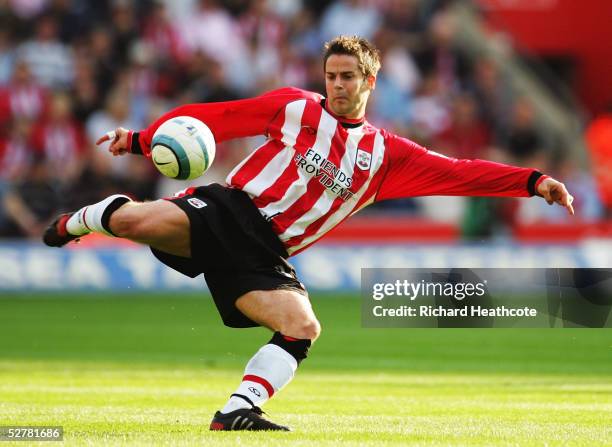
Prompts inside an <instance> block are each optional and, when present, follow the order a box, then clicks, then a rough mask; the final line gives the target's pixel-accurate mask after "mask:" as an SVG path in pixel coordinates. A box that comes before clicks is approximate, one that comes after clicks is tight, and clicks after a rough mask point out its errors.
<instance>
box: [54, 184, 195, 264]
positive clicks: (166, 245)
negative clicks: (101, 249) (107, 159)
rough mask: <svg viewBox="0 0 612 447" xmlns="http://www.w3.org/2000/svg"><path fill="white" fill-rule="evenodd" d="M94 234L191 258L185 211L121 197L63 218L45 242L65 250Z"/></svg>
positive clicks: (164, 202)
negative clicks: (64, 247) (129, 241)
mask: <svg viewBox="0 0 612 447" xmlns="http://www.w3.org/2000/svg"><path fill="white" fill-rule="evenodd" d="M92 232H93V233H101V234H105V235H107V236H116V237H121V238H125V239H130V240H132V241H135V242H140V243H142V244H146V245H150V246H151V247H153V248H156V249H158V250H161V251H164V252H167V253H170V254H173V255H176V256H182V257H190V256H191V247H190V240H191V237H190V225H189V219H188V218H187V215H186V214H185V212H184V211H182V210H181V209H180V208H179V207H177V206H176V205H174V204H173V203H171V202H170V201H167V200H156V201H154V202H144V203H141V202H133V201H132V200H131V199H130V198H129V197H128V196H125V195H122V194H115V195H112V196H110V197H107V198H106V199H104V200H102V201H100V202H98V203H95V204H93V205H87V206H84V207H83V208H81V209H80V210H78V211H76V212H73V213H67V214H62V215H60V216H59V217H58V218H57V219H55V221H54V222H53V223H52V224H51V225H49V227H48V228H47V230H46V231H45V234H44V236H43V241H44V242H45V244H47V245H49V246H51V247H62V246H63V245H65V244H67V243H68V242H70V241H72V240H75V239H79V238H81V237H83V236H85V235H87V234H89V233H92Z"/></svg>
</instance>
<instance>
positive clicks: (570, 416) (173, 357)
mask: <svg viewBox="0 0 612 447" xmlns="http://www.w3.org/2000/svg"><path fill="white" fill-rule="evenodd" d="M313 305H314V307H315V309H316V311H317V314H318V315H319V317H320V320H321V322H322V325H323V333H322V336H321V338H320V339H319V341H318V342H317V343H316V344H315V346H314V348H313V349H312V351H311V355H310V357H309V358H308V359H307V360H306V361H305V362H304V363H303V365H302V366H301V367H300V370H299V371H298V374H297V377H296V379H295V380H294V381H293V382H292V383H291V384H290V385H289V386H288V387H287V388H286V389H285V390H283V391H281V392H280V393H279V395H278V397H275V398H274V399H272V400H271V401H270V402H268V404H266V406H265V410H266V411H267V412H268V413H269V415H270V417H271V419H273V420H275V421H277V422H279V423H284V424H288V425H290V426H292V428H293V430H294V431H293V432H291V433H244V432H238V433H217V432H209V431H208V424H209V422H210V419H211V416H212V414H213V413H214V411H216V410H217V409H219V408H220V407H221V406H222V405H223V404H224V402H225V400H226V398H227V396H228V394H229V393H230V392H232V391H233V390H234V388H235V387H236V386H237V385H238V383H239V381H240V378H241V374H242V370H243V368H244V364H245V363H246V361H247V360H248V358H249V357H250V356H251V355H252V354H253V353H254V352H255V350H256V349H258V348H259V346H261V345H262V344H263V343H265V342H266V341H267V340H268V339H269V337H270V335H269V333H268V332H267V331H266V330H263V329H247V330H236V329H228V328H225V327H223V325H222V324H221V322H220V320H219V317H218V315H217V313H216V312H215V310H214V308H213V306H212V303H211V301H210V299H208V298H202V297H199V296H197V295H195V294H188V295H186V296H181V297H172V296H167V295H161V294H160V295H153V296H152V297H144V296H141V295H102V294H100V295H84V296H76V295H74V296H72V295H69V296H63V297H62V296H59V295H56V296H49V295H33V296H25V295H22V296H16V295H8V294H4V295H0V425H62V426H63V427H64V430H65V442H64V443H65V444H66V445H79V446H80V445H104V446H106V445H173V446H174V445H228V446H234V445H245V446H268V445H296V446H309V447H311V446H321V445H323V446H324V445H329V446H332V445H334V446H335V445H355V446H362V445H372V446H378V445H470V446H471V445H487V446H488V445H520V446H523V445H536V446H543V445H550V446H556V445H584V446H599V445H612V332H610V330H609V329H599V330H595V329H537V330H536V329H362V328H361V327H360V314H359V312H360V303H359V300H358V299H357V298H355V297H351V296H340V297H332V296H322V295H319V296H314V297H313ZM2 444H3V443H2ZM51 444H52V443H45V444H41V445H47V446H48V445H51ZM15 445H24V443H20V444H15Z"/></svg>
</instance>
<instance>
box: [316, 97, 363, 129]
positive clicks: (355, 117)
mask: <svg viewBox="0 0 612 447" xmlns="http://www.w3.org/2000/svg"><path fill="white" fill-rule="evenodd" d="M322 102H323V107H324V108H325V110H326V111H327V112H329V113H330V114H331V115H332V116H333V117H334V118H336V119H337V120H338V121H340V122H343V123H347V124H359V123H363V122H364V121H365V107H362V108H361V109H360V110H358V111H355V112H354V113H349V114H346V115H339V114H337V113H336V112H334V111H333V110H332V109H331V107H329V104H328V101H327V100H323V101H322Z"/></svg>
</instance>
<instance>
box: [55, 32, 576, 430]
mask: <svg viewBox="0 0 612 447" xmlns="http://www.w3.org/2000/svg"><path fill="white" fill-rule="evenodd" d="M323 67H324V75H325V87H326V96H322V95H320V94H317V93H312V92H308V91H303V90H299V89H296V88H282V89H279V90H275V91H272V92H269V93H266V94H264V95H262V96H258V97H256V98H251V99H244V100H238V101H229V102H219V103H209V104H192V105H185V106H182V107H178V108H176V109H174V110H172V111H171V112H169V113H167V114H165V115H164V116H162V117H161V118H159V119H158V120H157V121H155V122H154V123H153V124H152V125H151V126H149V127H148V128H146V129H144V130H141V131H139V132H134V131H132V130H127V129H123V128H119V129H116V130H115V131H114V133H109V134H107V135H105V136H103V137H102V138H100V140H99V141H98V144H101V143H103V142H105V141H109V140H110V146H109V151H110V152H112V153H113V155H123V154H126V153H131V154H138V155H144V156H147V157H149V156H150V150H151V147H150V145H151V138H152V136H153V134H154V133H155V130H156V129H157V128H158V127H159V126H160V125H161V124H162V123H163V122H164V121H166V120H167V119H169V118H171V117H174V116H181V115H190V116H193V117H195V118H198V119H200V120H201V121H203V122H204V123H206V124H207V125H208V126H209V127H210V129H211V130H212V132H213V134H214V136H215V139H216V141H217V142H221V141H225V140H228V139H232V138H240V137H247V136H253V135H265V136H266V137H267V139H266V141H265V143H264V144H263V145H261V146H259V147H258V148H256V149H254V150H253V152H252V153H251V154H250V155H249V156H248V157H247V158H246V159H245V160H243V161H242V162H241V163H240V164H239V165H238V166H236V167H235V168H234V170H233V171H232V172H231V173H230V174H229V175H228V177H227V180H226V182H227V184H226V185H218V184H211V185H208V186H203V187H198V188H188V189H186V190H184V191H182V192H180V193H178V194H177V195H176V196H175V197H174V198H168V199H163V200H157V201H153V202H145V203H139V202H135V201H132V200H131V199H130V198H129V197H127V196H125V195H121V194H117V195H113V196H110V197H108V198H106V199H104V200H102V201H101V202H99V203H95V204H92V205H88V206H85V207H83V208H81V209H80V210H78V211H76V212H73V213H68V214H63V215H61V216H59V217H58V218H57V220H55V222H53V224H51V226H50V227H49V228H48V229H47V231H46V233H45V235H44V241H45V243H46V244H47V245H50V246H57V247H60V246H63V245H65V244H66V243H68V242H69V241H72V240H75V239H78V238H81V237H83V236H85V235H86V234H88V233H90V232H96V233H102V234H106V235H108V236H115V237H121V238H127V239H130V240H132V241H136V242H140V243H142V244H146V245H149V246H150V247H151V249H152V252H153V254H154V255H155V256H156V257H157V258H158V259H159V260H161V261H162V262H163V263H165V264H167V265H168V266H170V267H172V268H174V269H176V270H178V271H179V272H181V273H184V274H186V275H188V276H190V277H195V276H197V275H199V274H201V273H203V274H204V277H205V279H206V282H207V284H208V287H209V289H210V292H211V294H212V296H213V299H214V302H215V304H216V306H217V309H218V310H219V313H220V315H221V318H222V320H223V322H224V323H225V324H226V325H227V326H230V327H252V326H259V325H261V326H265V327H267V328H269V329H270V330H272V331H273V332H274V334H273V336H272V338H271V339H270V341H269V342H268V343H267V344H265V345H264V346H263V347H261V348H260V349H259V350H258V351H257V352H256V353H255V355H254V356H253V357H252V358H251V359H250V360H249V362H248V363H247V365H246V368H245V371H244V376H243V378H242V382H241V383H240V385H239V386H238V388H237V389H236V391H235V392H234V393H233V394H231V396H230V397H229V400H228V401H227V403H226V405H225V406H224V407H223V408H222V409H221V410H220V411H218V412H217V413H216V414H215V415H214V418H213V420H212V422H211V424H210V429H211V430H288V428H287V427H284V426H281V425H278V424H275V423H273V422H272V421H269V420H268V419H265V418H263V417H262V411H261V409H260V406H261V405H262V404H264V403H265V402H266V401H267V400H268V399H270V398H271V397H272V396H273V395H274V394H276V393H277V392H278V391H279V390H280V389H281V388H283V387H284V386H285V385H287V384H288V383H289V382H290V381H291V379H292V378H293V376H294V374H295V371H296V369H297V368H298V366H299V364H300V362H301V361H302V360H304V359H305V358H306V355H307V354H308V350H309V348H310V346H311V344H312V343H313V342H314V341H315V340H316V339H317V337H318V336H319V333H320V331H321V327H320V325H319V322H318V321H317V317H316V316H315V314H314V312H313V310H312V307H311V305H310V302H309V300H308V294H307V292H306V289H305V287H304V285H303V284H302V283H301V282H300V281H299V280H298V278H297V277H296V274H295V271H294V269H293V268H292V266H291V265H290V264H289V263H288V262H287V259H288V258H289V257H290V256H292V255H294V254H296V253H299V252H300V251H302V250H304V249H306V248H307V247H309V246H310V245H312V244H313V243H315V242H316V241H317V240H318V239H319V238H321V237H322V236H323V235H324V234H325V233H327V232H328V231H329V230H331V229H332V228H334V227H335V226H336V225H338V224H339V223H340V222H342V221H343V220H344V219H346V218H347V217H349V216H350V215H352V214H353V213H355V212H357V211H358V210H360V209H361V208H364V207H365V206H367V205H369V204H371V203H374V202H377V201H381V200H388V199H394V198H400V197H413V196H425V195H465V196H507V197H529V196H533V195H539V196H542V197H543V198H544V199H545V200H546V201H547V202H548V203H549V204H552V203H555V202H556V203H558V204H559V205H561V206H564V207H565V208H567V210H568V211H569V212H570V213H571V214H573V213H574V210H573V208H572V200H573V199H572V196H571V195H570V194H569V193H568V191H567V190H566V188H565V186H564V185H563V184H562V183H560V182H558V181H556V180H554V179H552V178H550V177H547V176H545V175H543V174H542V173H540V172H538V171H536V170H534V169H526V168H519V167H513V166H507V165H503V164H498V163H493V162H489V161H483V160H460V159H454V158H448V157H445V156H443V155H440V154H438V153H436V152H432V151H429V150H427V149H425V148H423V147H421V146H419V145H418V144H416V143H414V142H412V141H410V140H407V139H404V138H402V137H400V136H397V135H394V134H391V133H389V132H387V131H386V130H383V129H377V128H376V127H374V126H373V125H372V124H370V123H368V122H367V121H366V120H365V109H366V104H367V101H368V98H369V96H370V93H371V92H372V90H374V87H375V85H376V74H377V72H378V70H379V68H380V60H379V55H378V51H377V50H376V49H375V48H374V47H373V46H372V44H370V43H369V42H368V41H367V40H365V39H362V38H358V37H345V36H341V37H338V38H336V39H334V40H332V41H330V42H328V43H327V44H326V46H325V52H324V61H323ZM113 134H114V135H113Z"/></svg>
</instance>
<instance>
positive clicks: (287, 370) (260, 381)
mask: <svg viewBox="0 0 612 447" xmlns="http://www.w3.org/2000/svg"><path fill="white" fill-rule="evenodd" d="M297 367H298V363H297V360H296V359H295V358H294V357H293V356H292V355H291V354H289V353H288V352H287V351H285V350H284V349H283V348H281V347H280V346H278V345H274V344H267V345H264V346H263V347H262V348H261V349H260V350H259V351H257V353H256V354H255V355H254V356H253V357H252V358H251V360H249V363H247V366H246V368H245V369H244V377H243V379H242V383H241V384H240V386H239V387H238V389H237V390H236V391H235V392H234V395H232V396H231V397H230V399H229V401H228V402H227V404H226V405H225V407H223V409H222V410H221V413H230V412H232V411H234V410H238V409H240V408H251V404H250V403H249V402H248V401H247V400H245V399H242V398H241V397H238V396H236V394H238V395H241V396H245V397H246V398H247V399H249V400H250V401H251V402H253V405H256V406H258V407H259V406H261V405H263V404H264V403H266V401H267V400H268V399H270V398H271V397H272V395H274V393H276V392H277V391H279V390H280V389H281V388H283V387H284V386H285V385H287V384H288V383H289V382H290V381H291V379H293V376H294V374H295V370H296V369H297Z"/></svg>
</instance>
